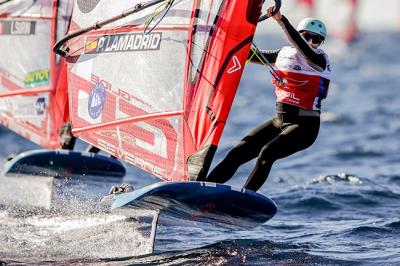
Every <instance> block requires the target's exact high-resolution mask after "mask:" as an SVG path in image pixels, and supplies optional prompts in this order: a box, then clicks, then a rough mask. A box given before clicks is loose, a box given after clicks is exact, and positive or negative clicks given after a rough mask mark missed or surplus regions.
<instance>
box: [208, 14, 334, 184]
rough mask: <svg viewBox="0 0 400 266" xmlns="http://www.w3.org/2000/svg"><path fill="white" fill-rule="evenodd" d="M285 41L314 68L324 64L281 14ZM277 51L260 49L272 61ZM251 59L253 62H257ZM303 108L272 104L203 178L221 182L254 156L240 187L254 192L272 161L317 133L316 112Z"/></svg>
mask: <svg viewBox="0 0 400 266" xmlns="http://www.w3.org/2000/svg"><path fill="white" fill-rule="evenodd" d="M279 24H280V26H281V27H282V29H283V30H284V32H285V33H286V35H287V37H288V39H289V41H290V42H291V43H292V45H293V46H294V47H295V48H297V50H298V51H299V52H300V53H302V55H303V56H304V57H305V58H306V60H307V61H308V62H309V64H310V66H312V67H313V68H314V69H316V70H318V71H323V70H325V68H326V67H327V61H326V58H325V56H324V55H323V54H319V53H317V52H315V51H314V50H313V49H312V48H311V47H310V46H309V45H308V44H307V42H306V41H305V40H304V39H303V38H302V37H301V36H300V34H299V33H298V32H297V30H296V29H295V28H293V26H292V25H291V24H290V23H289V21H288V20H287V19H286V18H285V17H284V16H282V20H281V21H280V22H279ZM279 51H280V50H274V51H262V53H263V55H264V56H265V57H266V58H267V59H268V60H269V61H270V63H274V62H275V61H276V59H277V56H278V53H279ZM256 60H257V59H254V60H253V59H252V61H253V62H256V63H260V62H259V61H258V62H257V61H256ZM303 111H304V109H302V108H299V107H296V106H293V105H289V104H285V103H277V104H276V115H275V116H274V117H273V118H272V119H271V120H269V121H266V122H265V123H263V124H261V125H259V126H258V127H257V128H255V129H253V130H252V131H251V132H250V134H248V135H247V136H246V137H244V138H243V139H242V140H241V141H240V143H239V144H238V145H237V146H235V147H234V148H233V149H232V150H231V151H229V153H228V154H227V155H226V157H225V158H224V159H223V160H222V162H221V163H220V164H218V165H217V166H216V167H215V168H214V169H213V170H212V171H211V173H210V174H209V176H208V177H207V181H209V182H215V183H224V182H226V181H228V180H229V179H230V178H231V177H232V176H233V175H234V174H235V172H236V171H237V169H238V168H239V166H241V165H242V164H244V163H246V162H248V161H250V160H252V159H254V158H257V157H258V160H257V163H256V166H255V168H254V169H253V171H252V173H251V174H250V176H249V177H248V179H247V181H246V184H245V185H244V188H246V189H251V190H254V191H257V190H258V189H259V188H260V187H261V186H262V185H263V184H264V182H265V181H266V179H267V177H268V175H269V172H270V170H271V167H272V164H273V163H274V162H275V161H276V160H278V159H281V158H284V157H287V156H289V155H291V154H293V153H295V152H298V151H301V150H304V149H306V148H308V147H309V146H311V145H312V144H313V143H314V141H315V140H316V138H317V136H318V132H319V126H320V117H319V112H318V111H310V112H307V111H306V112H303Z"/></svg>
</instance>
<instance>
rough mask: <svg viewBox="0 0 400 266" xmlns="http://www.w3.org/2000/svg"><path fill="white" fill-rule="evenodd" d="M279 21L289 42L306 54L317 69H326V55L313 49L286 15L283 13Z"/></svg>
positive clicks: (307, 58)
mask: <svg viewBox="0 0 400 266" xmlns="http://www.w3.org/2000/svg"><path fill="white" fill-rule="evenodd" d="M277 22H278V24H279V25H280V26H281V28H282V30H283V32H284V33H285V34H286V36H287V38H288V39H289V42H290V43H291V44H292V45H293V46H294V47H295V48H296V49H297V50H298V51H299V52H300V53H301V54H302V55H303V56H304V58H305V59H306V60H307V61H308V63H309V64H310V66H311V67H312V68H314V69H315V70H317V71H320V72H322V71H324V70H325V68H326V64H327V62H326V58H325V56H324V55H323V54H322V53H318V52H316V51H315V50H314V49H312V48H311V47H310V46H309V45H308V44H307V42H306V41H305V40H304V39H303V38H302V37H301V35H300V33H299V32H298V31H297V30H296V29H295V28H294V27H293V26H292V25H291V24H290V22H289V20H288V19H287V18H286V17H285V16H283V15H282V17H281V19H280V20H277Z"/></svg>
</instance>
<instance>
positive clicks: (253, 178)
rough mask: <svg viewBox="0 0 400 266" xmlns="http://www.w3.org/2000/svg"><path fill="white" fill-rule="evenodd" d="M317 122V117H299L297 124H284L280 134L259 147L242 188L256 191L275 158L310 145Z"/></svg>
mask: <svg viewBox="0 0 400 266" xmlns="http://www.w3.org/2000/svg"><path fill="white" fill-rule="evenodd" d="M319 124H320V123H319V117H300V118H299V123H298V124H291V125H289V126H286V127H285V128H284V129H283V131H282V133H281V134H279V135H278V136H277V137H276V138H274V139H273V140H271V141H270V142H268V143H267V144H266V145H265V146H264V147H263V148H262V149H261V152H260V154H259V158H258V160H257V163H256V166H255V167H254V169H253V171H252V173H251V174H250V176H249V177H248V179H247V181H246V184H245V185H244V188H246V189H251V190H253V191H257V190H258V189H259V188H260V187H261V186H262V185H263V184H264V182H265V181H266V180H267V178H268V175H269V172H270V170H271V167H272V164H273V163H274V162H275V161H276V160H278V159H281V158H284V157H287V156H289V155H291V154H293V153H296V152H298V151H301V150H304V149H306V148H308V147H310V146H311V145H312V144H313V143H314V141H315V140H316V138H317V136H318V132H319Z"/></svg>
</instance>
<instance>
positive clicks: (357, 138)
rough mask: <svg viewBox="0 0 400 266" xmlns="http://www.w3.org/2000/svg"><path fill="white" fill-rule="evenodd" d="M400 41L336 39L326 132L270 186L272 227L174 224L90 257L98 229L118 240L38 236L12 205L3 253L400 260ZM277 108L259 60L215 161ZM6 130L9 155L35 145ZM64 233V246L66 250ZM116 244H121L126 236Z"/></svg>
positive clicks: (141, 177)
mask: <svg viewBox="0 0 400 266" xmlns="http://www.w3.org/2000/svg"><path fill="white" fill-rule="evenodd" d="M399 41H400V34H399V33H374V34H364V35H362V36H361V38H360V40H359V41H358V42H356V43H354V44H352V45H351V46H349V47H347V48H338V46H336V45H331V46H329V47H327V49H328V50H329V51H332V52H331V54H332V55H331V60H332V66H333V71H334V72H333V77H332V80H333V81H332V86H331V90H330V95H329V97H328V99H327V100H325V102H324V105H323V109H324V112H325V114H324V116H323V123H322V124H321V130H320V135H319V137H318V140H317V141H316V143H314V145H313V146H312V147H311V148H309V149H307V150H305V151H302V152H300V153H297V154H295V155H292V156H291V157H289V158H285V159H282V160H280V161H278V162H276V164H275V165H274V167H273V169H272V171H271V174H270V177H269V179H268V180H267V182H266V184H265V185H264V186H263V188H262V189H261V191H260V192H261V193H263V194H265V195H267V196H269V197H270V198H272V199H273V200H274V201H275V202H276V204H277V205H278V213H277V215H276V216H275V217H274V218H273V219H272V220H271V221H269V222H268V223H266V224H264V225H263V226H262V227H260V228H257V229H255V230H251V231H240V232H229V231H226V230H218V228H207V229H204V228H197V229H196V228H192V229H188V228H185V227H182V226H174V224H173V223H172V222H171V221H170V224H169V225H164V226H161V227H160V228H159V233H158V240H157V242H156V252H155V253H154V254H151V255H140V256H134V255H129V254H126V255H113V254H114V253H110V252H105V251H104V253H101V252H100V253H96V254H95V255H93V254H91V255H87V254H89V253H79V252H77V250H79V248H81V249H84V247H85V245H88V244H87V241H89V239H91V238H93V235H96V237H97V239H98V241H100V240H101V239H105V238H108V237H110V235H108V234H106V232H105V230H103V231H98V232H96V233H90V234H84V237H82V235H81V234H76V235H73V234H71V235H69V237H70V238H69V240H70V242H68V243H75V242H76V243H77V244H76V245H75V246H74V245H73V244H71V245H66V244H65V241H64V240H65V239H66V237H65V235H59V236H57V235H53V236H52V238H51V239H50V240H47V241H48V242H47V244H45V245H39V244H35V245H33V244H32V239H29V237H31V236H32V237H33V235H35V233H34V232H32V230H34V229H32V222H29V223H28V222H25V220H24V219H32V217H28V218H27V216H29V214H25V215H23V216H21V217H19V216H12V218H11V216H7V215H8V214H5V213H1V212H0V218H1V217H3V220H5V221H7V222H8V224H4V221H3V224H2V225H1V226H0V229H1V230H0V240H1V242H2V243H8V245H9V248H5V247H6V246H3V244H2V245H0V258H2V259H3V260H5V261H8V262H34V263H37V264H59V263H65V264H69V263H88V264H96V265H97V264H111V265H113V264H115V265H124V264H143V265H277V264H279V265H312V264H314V265H337V264H340V265H366V264H371V265H399V264H400V208H399V206H400V107H399V103H400V90H399V89H400V88H399V87H400V86H399V82H398V77H399V73H400V55H399V54H398V43H399ZM257 42H258V45H259V46H260V47H266V48H278V47H279V45H280V44H283V43H284V41H283V40H282V39H280V38H273V39H272V40H271V39H270V38H268V37H267V36H259V37H258V38H257ZM273 112H274V95H273V87H272V86H271V84H270V75H269V73H268V72H267V71H266V70H265V69H263V68H262V67H260V66H254V65H250V66H248V67H247V68H246V70H245V73H244V76H243V79H242V82H241V85H240V88H239V91H238V95H237V98H236V100H235V103H234V106H233V109H232V112H231V116H230V119H229V122H228V124H227V127H226V130H225V132H224V135H223V138H222V140H221V145H220V147H219V150H218V152H217V154H216V158H215V162H218V161H220V160H221V159H222V157H223V156H224V155H225V154H226V152H227V151H228V150H229V149H230V148H231V147H232V146H233V145H234V144H235V143H236V142H237V141H239V140H240V138H241V137H243V136H244V135H245V134H246V133H247V132H249V131H250V130H251V129H252V128H253V127H255V126H257V125H258V124H259V123H261V122H263V121H265V120H267V119H269V118H270V117H271V116H272V115H273ZM0 134H1V135H0V136H1V143H2V144H3V143H8V145H2V149H1V150H0V156H1V157H3V158H4V157H5V156H6V155H8V154H9V153H12V152H19V151H23V150H26V149H29V148H34V147H35V146H34V145H33V144H30V143H29V142H27V141H25V140H23V139H22V138H20V137H18V136H16V135H14V134H12V133H11V132H9V131H7V130H5V129H0ZM10 143H11V144H10ZM81 145H83V144H81ZM215 162H214V164H215ZM253 165H254V162H250V163H248V164H246V165H243V166H242V167H241V168H240V169H239V171H238V172H237V174H236V175H235V177H234V178H233V179H232V180H231V181H230V182H229V184H231V185H234V186H239V187H240V186H242V185H243V183H244V180H245V177H246V176H247V175H248V173H249V172H250V171H251V169H252V167H253ZM128 170H129V173H128V177H127V178H125V180H124V181H127V182H130V183H133V184H134V185H135V186H136V187H142V186H145V185H147V184H150V183H152V182H156V181H158V180H157V179H156V178H153V177H151V176H149V175H147V174H146V173H143V172H141V171H139V170H137V169H135V168H133V167H129V168H128ZM32 215H33V216H34V215H35V214H32ZM4 217H6V218H4ZM36 218H37V217H36ZM37 219H41V216H40V217H38V218H37ZM29 221H30V220H29ZM167 224H168V221H167ZM17 228H18V230H17ZM42 229H43V227H42ZM47 229H48V228H47ZM5 230H7V232H5ZM63 232H64V231H63ZM28 233H29V234H28ZM53 233H54V231H53ZM102 233H103V234H104V235H102ZM128 233H129V232H127V234H128ZM43 234H44V233H43ZM37 235H39V233H37V234H36V237H37ZM61 240H62V241H64V242H62V243H63V245H65V246H64V247H59V245H60V241H61ZM74 241H75V242H74ZM115 245H117V248H118V238H117V239H116V240H115ZM1 246H3V248H2V247H1ZM76 246H78V248H76ZM10 247H11V248H10ZM74 247H75V250H73V248H74ZM22 251H24V252H26V253H22ZM115 254H116V253H115Z"/></svg>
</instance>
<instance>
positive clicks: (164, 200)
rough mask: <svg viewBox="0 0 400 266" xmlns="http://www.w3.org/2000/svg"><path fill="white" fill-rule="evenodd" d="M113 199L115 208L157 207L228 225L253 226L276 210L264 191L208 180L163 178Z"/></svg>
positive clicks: (167, 212)
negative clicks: (164, 179) (184, 180)
mask: <svg viewBox="0 0 400 266" xmlns="http://www.w3.org/2000/svg"><path fill="white" fill-rule="evenodd" d="M113 200H114V201H113V203H112V206H111V208H112V209H113V210H115V209H121V208H134V209H146V210H156V211H159V212H160V214H161V215H168V216H172V217H175V218H179V219H183V220H189V221H194V222H205V223H211V224H215V225H221V226H223V227H227V228H231V227H234V228H246V229H249V228H254V227H257V226H259V225H262V224H263V223H265V222H267V221H268V220H269V219H271V218H272V217H273V216H274V215H275V214H276V212H277V207H276V205H275V203H274V202H273V201H272V200H271V199H269V198H267V197H266V196H264V195H262V194H259V193H256V192H253V191H250V190H246V189H237V188H234V187H230V186H227V185H221V184H214V183H207V182H160V183H155V184H153V185H150V186H147V187H144V188H142V189H139V190H136V191H133V192H128V193H122V194H117V195H115V196H114V198H113Z"/></svg>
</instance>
